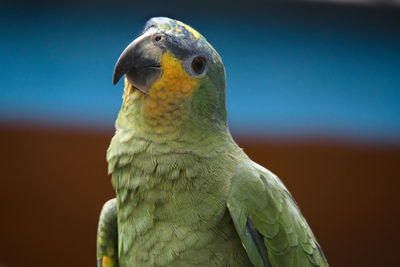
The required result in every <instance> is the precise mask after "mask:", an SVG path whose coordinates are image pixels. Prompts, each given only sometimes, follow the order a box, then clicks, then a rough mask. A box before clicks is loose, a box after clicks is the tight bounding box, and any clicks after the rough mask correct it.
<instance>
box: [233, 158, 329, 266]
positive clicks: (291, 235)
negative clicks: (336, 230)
mask: <svg viewBox="0 0 400 267" xmlns="http://www.w3.org/2000/svg"><path fill="white" fill-rule="evenodd" d="M227 205H228V209H229V211H230V213H231V217H232V220H233V222H234V224H235V227H236V230H237V232H238V234H239V236H240V239H241V240H242V243H243V246H244V247H245V249H246V252H247V255H248V256H249V259H250V261H251V262H252V263H253V265H254V266H257V267H258V266H276V267H289V266H295V267H303V266H328V263H327V260H326V258H325V256H324V254H323V252H322V250H321V248H320V246H319V244H318V243H317V241H316V239H315V237H314V235H313V233H312V232H311V229H310V227H309V226H308V224H307V222H306V220H305V219H304V217H303V215H302V214H301V212H300V210H299V208H298V207H297V205H296V202H295V201H294V199H293V198H292V196H291V195H290V193H289V192H288V191H287V189H286V188H285V186H284V185H283V184H282V182H281V181H280V180H279V178H278V177H276V176H275V175H274V174H272V173H271V172H269V171H268V170H266V169H265V168H263V167H261V166H259V165H258V164H256V163H254V162H251V163H250V164H242V165H241V166H239V167H238V169H237V170H236V172H235V174H234V176H233V177H232V181H231V189H230V193H229V197H228V202H227Z"/></svg>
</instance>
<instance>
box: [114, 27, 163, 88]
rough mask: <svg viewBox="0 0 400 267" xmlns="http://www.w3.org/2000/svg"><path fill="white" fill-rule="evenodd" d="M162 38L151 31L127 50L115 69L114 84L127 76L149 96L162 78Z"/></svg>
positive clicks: (131, 44)
mask: <svg viewBox="0 0 400 267" xmlns="http://www.w3.org/2000/svg"><path fill="white" fill-rule="evenodd" d="M159 40H160V37H159V36H158V37H157V35H156V34H155V32H154V31H152V30H150V31H147V32H146V33H144V34H143V35H141V36H140V37H138V38H137V39H136V40H134V41H133V42H132V43H130V44H129V45H128V47H127V48H125V50H124V52H122V54H121V56H120V57H119V59H118V61H117V64H116V65H115V68H114V75H113V83H114V85H115V84H117V83H118V81H119V80H120V79H121V77H122V76H123V75H124V74H125V75H126V78H127V79H128V81H129V82H130V83H131V84H132V85H133V86H134V87H135V88H137V89H139V90H140V91H141V92H143V93H145V94H147V93H148V92H149V90H150V88H151V86H152V84H153V83H154V82H155V81H156V80H157V79H158V78H159V77H160V76H161V74H162V69H161V67H160V64H161V56H162V54H163V49H162V48H161V47H162V46H160V45H158V42H159Z"/></svg>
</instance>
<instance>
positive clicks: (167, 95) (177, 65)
mask: <svg viewBox="0 0 400 267" xmlns="http://www.w3.org/2000/svg"><path fill="white" fill-rule="evenodd" d="M161 68H162V70H163V73H162V75H161V77H160V78H159V79H158V80H157V81H156V82H155V83H154V84H153V86H152V87H151V88H150V90H149V95H148V97H145V98H144V102H143V109H142V111H143V113H144V115H147V116H151V117H154V116H156V117H161V118H166V119H173V117H176V116H177V115H179V114H180V113H181V111H182V110H184V109H185V107H186V104H187V103H188V101H189V100H190V98H191V96H192V93H193V92H194V90H196V88H197V87H198V85H199V81H198V79H197V78H195V77H192V76H190V75H189V74H187V73H186V71H185V70H184V69H183V67H182V63H181V61H180V60H178V59H177V58H175V57H174V56H173V55H172V54H171V53H170V52H167V53H165V54H163V56H162V59H161Z"/></svg>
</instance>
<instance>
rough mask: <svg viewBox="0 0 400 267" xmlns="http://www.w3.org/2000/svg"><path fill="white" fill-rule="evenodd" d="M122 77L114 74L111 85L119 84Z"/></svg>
mask: <svg viewBox="0 0 400 267" xmlns="http://www.w3.org/2000/svg"><path fill="white" fill-rule="evenodd" d="M121 76H122V75H118V74H116V73H115V72H114V74H113V85H117V83H118V82H119V80H120V79H121Z"/></svg>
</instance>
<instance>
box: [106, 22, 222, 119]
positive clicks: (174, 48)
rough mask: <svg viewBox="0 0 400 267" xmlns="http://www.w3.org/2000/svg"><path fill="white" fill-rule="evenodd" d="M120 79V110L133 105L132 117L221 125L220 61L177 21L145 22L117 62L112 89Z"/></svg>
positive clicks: (199, 38) (213, 50) (203, 39)
mask: <svg viewBox="0 0 400 267" xmlns="http://www.w3.org/2000/svg"><path fill="white" fill-rule="evenodd" d="M123 75H125V76H126V78H125V94H124V99H125V100H124V105H128V106H129V105H136V106H137V108H136V112H139V113H141V115H143V116H145V117H148V118H152V119H157V120H178V119H179V120H181V121H184V120H188V119H190V118H199V119H201V120H202V121H210V122H213V121H214V122H215V121H219V122H221V121H222V122H224V123H225V122H226V108H225V69H224V66H223V64H222V60H221V57H220V56H219V54H218V53H217V52H216V51H215V49H214V48H213V47H212V46H211V45H210V44H209V43H208V42H207V40H206V39H205V38H204V37H203V36H202V35H201V34H199V33H198V32H197V31H196V30H194V29H193V28H192V27H190V26H188V25H186V24H184V23H182V22H180V21H177V20H174V19H170V18H165V17H156V18H152V19H150V20H149V21H148V22H147V23H146V25H145V27H144V30H143V32H142V34H141V35H140V36H139V37H138V38H137V39H135V40H134V41H133V42H132V43H130V44H129V45H128V46H127V47H126V48H125V50H124V51H123V52H122V54H121V56H120V57H119V59H118V61H117V63H116V65H115V69H114V75H113V83H114V84H117V83H118V81H119V80H120V79H121V77H122V76H123ZM125 102H126V103H125Z"/></svg>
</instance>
